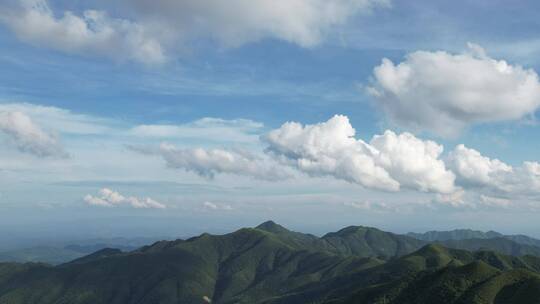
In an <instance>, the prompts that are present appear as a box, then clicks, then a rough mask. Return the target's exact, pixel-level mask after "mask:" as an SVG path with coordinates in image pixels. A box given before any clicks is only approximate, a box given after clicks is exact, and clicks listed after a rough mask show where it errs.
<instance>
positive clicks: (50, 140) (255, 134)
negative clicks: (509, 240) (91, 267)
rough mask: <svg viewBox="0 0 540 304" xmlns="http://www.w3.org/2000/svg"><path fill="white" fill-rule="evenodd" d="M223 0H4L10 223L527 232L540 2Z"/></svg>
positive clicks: (533, 193)
mask: <svg viewBox="0 0 540 304" xmlns="http://www.w3.org/2000/svg"><path fill="white" fill-rule="evenodd" d="M229 6H230V7H227V6H224V5H221V4H217V3H215V2H212V1H199V2H197V1H184V2H178V1H168V0H159V1H155V2H152V1H146V0H136V1H118V2H116V3H115V4H111V3H109V1H101V0H98V1H53V0H48V1H46V0H9V1H7V2H6V3H5V4H1V5H0V70H1V71H2V72H1V73H0V141H1V142H2V145H1V146H0V181H1V182H0V193H1V195H0V218H1V222H2V224H0V225H1V227H2V229H6V230H3V231H10V232H11V233H12V234H13V235H16V236H17V237H23V238H32V237H42V238H44V239H45V238H53V237H55V236H57V237H66V238H77V237H96V236H97V237H102V236H169V237H175V236H186V235H190V234H194V233H199V232H202V231H205V230H209V231H214V232H220V231H226V230H228V229H232V228H234V227H240V226H247V225H254V224H257V222H260V221H263V220H265V219H268V218H272V219H274V220H276V221H278V222H282V223H284V224H286V225H289V226H291V227H293V228H297V229H303V230H308V231H312V232H315V233H322V232H324V231H327V230H332V229H336V228H339V227H341V226H345V225H352V224H356V225H371V226H377V227H380V228H384V229H388V230H392V231H397V232H406V231H423V230H428V229H450V228H458V227H460V228H463V227H470V228H477V229H484V230H489V229H494V230H500V231H501V232H507V233H529V234H535V235H536V234H537V233H536V231H537V230H538V228H539V227H538V224H536V223H535V221H534V219H535V218H536V217H537V215H538V213H537V212H538V211H539V210H540V209H539V208H540V165H538V162H539V161H540V159H539V158H538V151H540V142H539V141H538V136H539V131H540V129H539V126H538V122H537V119H536V116H537V113H538V109H539V108H540V82H539V81H538V75H537V71H539V70H540V61H539V60H538V58H539V56H538V55H539V54H540V40H539V39H538V37H537V33H538V26H539V24H538V23H539V21H538V18H537V16H536V14H535V12H536V11H537V9H538V8H537V6H538V4H537V3H536V2H534V1H517V2H514V3H513V4H512V6H511V7H510V6H509V5H508V4H507V3H505V2H504V1H458V2H451V3H450V2H448V1H415V2H414V3H412V2H410V1H396V0H393V1H391V0H386V1H382V0H343V1H318V0H313V1H310V0H296V1H291V2H289V3H288V4H283V5H275V3H273V2H272V1H266V0H260V1H253V2H252V1H243V0H235V1H233V2H232V3H230V4H229ZM231 7H234V9H231ZM193 16H197V17H193ZM384 58H386V61H384V62H383V59H384ZM334 115H343V116H336V117H335V116H334ZM287 122H293V124H292V125H283V124H285V123H287ZM351 128H354V130H355V133H354V134H351V133H350V129H351ZM387 130H388V131H387ZM386 131H387V132H386ZM461 144H463V146H460V145H461ZM460 147H461V148H460ZM537 236H538V235H537ZM4 239H7V237H4Z"/></svg>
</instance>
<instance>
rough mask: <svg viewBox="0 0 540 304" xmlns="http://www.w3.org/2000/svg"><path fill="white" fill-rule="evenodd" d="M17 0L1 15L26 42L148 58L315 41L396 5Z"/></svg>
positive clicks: (341, 0)
mask: <svg viewBox="0 0 540 304" xmlns="http://www.w3.org/2000/svg"><path fill="white" fill-rule="evenodd" d="M12 2H15V3H18V5H11V6H10V5H6V4H3V6H0V8H2V13H0V22H3V23H5V24H6V25H7V26H8V27H9V28H10V29H11V30H12V31H13V32H15V34H16V35H17V36H18V37H19V38H20V39H21V40H23V41H26V42H28V43H31V44H34V45H39V46H45V47H49V48H54V49H57V50H61V51H65V52H70V53H81V54H97V55H103V56H107V57H110V58H114V59H128V60H134V61H138V62H143V63H150V64H152V63H160V62H163V61H164V60H166V57H167V56H166V54H167V55H168V54H172V53H182V52H185V51H186V49H189V45H190V44H200V41H201V40H203V41H204V40H206V41H213V42H216V43H217V44H218V45H220V46H224V47H237V46H240V45H243V44H246V43H250V42H255V41H258V40H261V39H265V38H271V39H279V40H284V41H288V42H290V43H294V44H297V45H299V46H302V47H313V46H315V45H317V44H319V43H321V41H323V40H324V39H325V37H326V36H327V35H328V33H329V32H330V31H332V29H334V28H336V27H339V26H341V25H343V24H345V23H346V22H347V21H348V20H349V19H350V18H351V17H352V16H354V15H356V14H358V13H362V12H364V13H365V12H370V11H371V10H372V9H373V8H376V7H389V6H390V0H288V1H277V2H276V1H273V0H257V1H251V0H231V1H213V0H183V1H175V0H135V1H132V0H123V1H117V2H116V3H115V5H114V8H115V9H114V10H110V11H111V12H114V13H116V14H119V15H118V16H114V17H112V16H110V14H109V13H107V7H106V6H105V7H102V8H101V9H96V8H95V7H91V9H87V10H83V11H82V13H80V14H77V13H76V12H70V11H60V10H59V11H58V12H53V11H52V9H51V8H50V7H49V5H48V2H47V0H14V1H12ZM101 3H102V4H103V3H106V2H101ZM93 5H94V6H95V5H99V3H93Z"/></svg>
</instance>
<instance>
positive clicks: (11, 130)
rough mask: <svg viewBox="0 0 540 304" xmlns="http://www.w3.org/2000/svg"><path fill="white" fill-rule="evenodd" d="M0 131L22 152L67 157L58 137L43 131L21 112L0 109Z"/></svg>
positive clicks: (40, 155) (41, 155)
mask: <svg viewBox="0 0 540 304" xmlns="http://www.w3.org/2000/svg"><path fill="white" fill-rule="evenodd" d="M0 132H1V133H4V134H6V135H7V136H8V137H9V141H10V142H11V143H12V144H13V145H14V146H16V147H17V149H19V150H20V151H22V152H26V153H30V154H33V155H35V156H38V157H61V158H62V157H67V153H66V152H65V151H64V149H63V147H62V145H61V144H60V142H59V140H58V138H57V137H56V136H55V135H53V134H50V133H47V132H46V131H44V130H43V129H42V128H41V127H40V126H38V125H37V124H35V123H34V121H33V120H32V119H31V118H30V117H29V116H28V115H26V114H25V113H23V112H19V111H0Z"/></svg>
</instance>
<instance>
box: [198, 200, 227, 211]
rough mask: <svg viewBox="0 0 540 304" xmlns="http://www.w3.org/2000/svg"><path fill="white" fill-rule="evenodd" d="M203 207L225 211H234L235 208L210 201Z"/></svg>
mask: <svg viewBox="0 0 540 304" xmlns="http://www.w3.org/2000/svg"><path fill="white" fill-rule="evenodd" d="M203 207H204V208H205V209H208V210H225V211H230V210H233V207H232V206H231V205H228V204H217V203H212V202H208V201H207V202H204V203H203Z"/></svg>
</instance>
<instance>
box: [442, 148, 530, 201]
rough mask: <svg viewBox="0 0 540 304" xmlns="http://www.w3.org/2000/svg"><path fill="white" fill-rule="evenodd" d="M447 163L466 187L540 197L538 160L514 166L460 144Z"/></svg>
mask: <svg viewBox="0 0 540 304" xmlns="http://www.w3.org/2000/svg"><path fill="white" fill-rule="evenodd" d="M447 162H448V166H449V167H451V168H452V169H453V171H454V172H455V173H456V175H457V177H458V179H457V180H458V182H459V183H460V184H463V185H464V186H476V187H483V188H486V190H489V191H492V192H495V193H499V194H506V195H510V194H511V195H512V196H515V197H517V196H528V197H533V198H534V197H536V198H538V197H539V196H540V164H539V163H537V162H530V161H526V162H523V164H522V165H521V166H518V167H513V166H510V165H508V164H506V163H504V162H502V161H500V160H498V159H491V158H489V157H486V156H483V155H482V154H481V153H480V152H478V151H476V150H474V149H470V148H467V147H465V146H464V145H458V146H457V147H456V148H455V149H454V150H453V151H452V152H451V153H450V154H449V156H448V161H447ZM469 188H470V187H469Z"/></svg>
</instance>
